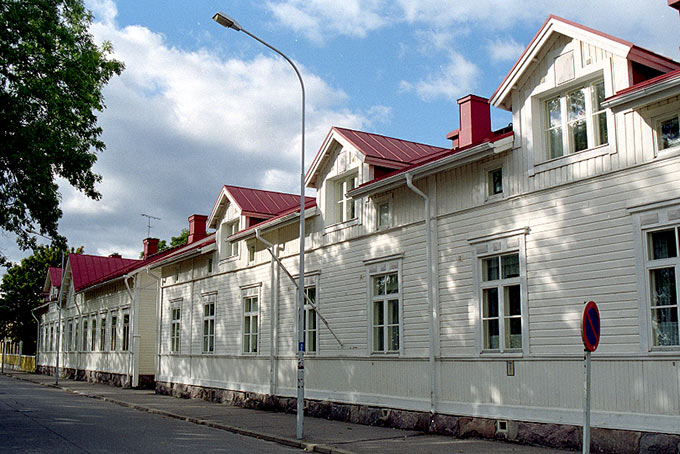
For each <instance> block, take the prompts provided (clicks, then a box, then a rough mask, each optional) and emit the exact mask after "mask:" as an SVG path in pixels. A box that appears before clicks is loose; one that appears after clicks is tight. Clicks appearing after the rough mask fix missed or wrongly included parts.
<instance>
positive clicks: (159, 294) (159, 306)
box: [146, 266, 163, 380]
mask: <svg viewBox="0 0 680 454" xmlns="http://www.w3.org/2000/svg"><path fill="white" fill-rule="evenodd" d="M146 274H147V276H151V277H152V278H154V279H155V280H156V284H157V286H156V342H154V343H155V345H154V347H155V348H156V368H155V369H156V372H155V375H154V380H157V379H158V376H159V375H160V370H161V337H160V336H161V316H162V315H163V288H162V287H161V278H160V277H159V276H156V275H155V274H153V273H152V272H151V270H150V269H149V267H148V266H147V267H146Z"/></svg>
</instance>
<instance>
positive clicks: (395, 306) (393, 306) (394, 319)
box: [387, 300, 399, 325]
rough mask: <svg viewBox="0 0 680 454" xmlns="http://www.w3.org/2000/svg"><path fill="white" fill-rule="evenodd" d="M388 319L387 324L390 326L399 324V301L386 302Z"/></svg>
mask: <svg viewBox="0 0 680 454" xmlns="http://www.w3.org/2000/svg"><path fill="white" fill-rule="evenodd" d="M387 306H388V309H387V310H388V319H387V323H389V324H390V325H396V324H399V300H391V301H388V302H387Z"/></svg>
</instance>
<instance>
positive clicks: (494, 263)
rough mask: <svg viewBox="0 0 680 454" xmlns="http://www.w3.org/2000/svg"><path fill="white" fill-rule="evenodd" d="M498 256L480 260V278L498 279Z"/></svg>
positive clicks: (485, 279) (486, 279)
mask: <svg viewBox="0 0 680 454" xmlns="http://www.w3.org/2000/svg"><path fill="white" fill-rule="evenodd" d="M498 276H499V274H498V257H492V258H490V259H484V260H482V280H484V281H495V280H498Z"/></svg>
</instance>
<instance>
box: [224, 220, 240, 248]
mask: <svg viewBox="0 0 680 454" xmlns="http://www.w3.org/2000/svg"><path fill="white" fill-rule="evenodd" d="M238 226H239V222H238V221H236V222H232V223H231V224H228V225H227V227H226V229H227V237H229V236H231V235H234V234H235V233H237V232H238ZM227 255H228V256H230V257H233V256H235V255H238V241H232V242H229V244H228V245H227Z"/></svg>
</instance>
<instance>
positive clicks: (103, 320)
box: [99, 312, 109, 352]
mask: <svg viewBox="0 0 680 454" xmlns="http://www.w3.org/2000/svg"><path fill="white" fill-rule="evenodd" d="M108 318H109V314H108V312H101V313H100V314H99V323H100V326H99V351H102V352H104V351H106V324H107V323H108Z"/></svg>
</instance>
